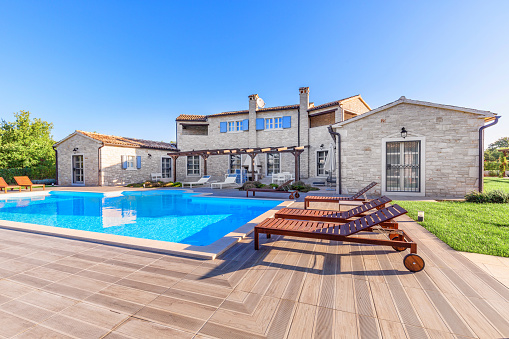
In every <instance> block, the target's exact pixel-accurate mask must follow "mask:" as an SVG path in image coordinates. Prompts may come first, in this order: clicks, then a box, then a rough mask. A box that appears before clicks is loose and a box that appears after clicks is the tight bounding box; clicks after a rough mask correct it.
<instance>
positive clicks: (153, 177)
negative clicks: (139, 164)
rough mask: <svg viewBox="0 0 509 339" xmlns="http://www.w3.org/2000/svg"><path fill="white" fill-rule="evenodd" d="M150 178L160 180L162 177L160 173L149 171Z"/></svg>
mask: <svg viewBox="0 0 509 339" xmlns="http://www.w3.org/2000/svg"><path fill="white" fill-rule="evenodd" d="M150 178H151V180H152V181H160V180H162V179H163V174H162V173H150Z"/></svg>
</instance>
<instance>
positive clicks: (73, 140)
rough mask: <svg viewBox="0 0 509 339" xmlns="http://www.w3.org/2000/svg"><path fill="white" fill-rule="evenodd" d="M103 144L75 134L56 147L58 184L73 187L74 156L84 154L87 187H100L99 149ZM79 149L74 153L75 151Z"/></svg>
mask: <svg viewBox="0 0 509 339" xmlns="http://www.w3.org/2000/svg"><path fill="white" fill-rule="evenodd" d="M101 145H102V143H101V142H99V141H95V140H93V139H91V138H88V137H85V136H83V135H81V134H75V135H74V136H72V137H70V138H69V139H67V140H66V141H64V142H63V143H61V144H60V145H58V146H57V147H56V150H57V154H58V159H57V161H58V169H57V171H58V184H59V185H61V186H70V185H72V168H73V166H72V155H73V154H82V155H83V159H84V160H83V161H84V168H83V174H84V177H85V185H86V186H96V185H98V182H99V180H98V173H99V172H98V169H99V161H98V159H99V158H98V151H97V150H98V149H99V147H100V146H101ZM74 148H78V151H77V152H76V153H74V151H73V149H74Z"/></svg>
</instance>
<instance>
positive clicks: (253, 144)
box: [249, 94, 258, 147]
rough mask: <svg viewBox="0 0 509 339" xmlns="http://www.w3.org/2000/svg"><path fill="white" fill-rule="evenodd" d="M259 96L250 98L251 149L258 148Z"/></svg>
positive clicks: (253, 95) (254, 95)
mask: <svg viewBox="0 0 509 339" xmlns="http://www.w3.org/2000/svg"><path fill="white" fill-rule="evenodd" d="M257 99H258V94H252V95H250V96H249V147H257V146H258V141H257V139H256V109H257V108H258V104H257V103H256V100H257Z"/></svg>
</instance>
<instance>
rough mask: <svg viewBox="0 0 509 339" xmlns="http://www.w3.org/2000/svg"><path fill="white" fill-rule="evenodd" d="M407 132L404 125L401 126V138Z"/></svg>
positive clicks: (404, 136)
mask: <svg viewBox="0 0 509 339" xmlns="http://www.w3.org/2000/svg"><path fill="white" fill-rule="evenodd" d="M407 134H408V132H407V130H406V129H405V127H403V128H401V137H402V138H403V139H405V138H406V136H407Z"/></svg>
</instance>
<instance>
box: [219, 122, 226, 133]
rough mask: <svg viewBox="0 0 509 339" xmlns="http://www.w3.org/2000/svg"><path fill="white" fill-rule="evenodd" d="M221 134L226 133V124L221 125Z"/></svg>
mask: <svg viewBox="0 0 509 339" xmlns="http://www.w3.org/2000/svg"><path fill="white" fill-rule="evenodd" d="M219 132H221V133H226V122H220V123H219Z"/></svg>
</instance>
